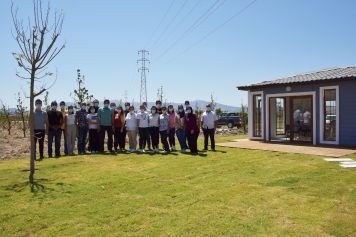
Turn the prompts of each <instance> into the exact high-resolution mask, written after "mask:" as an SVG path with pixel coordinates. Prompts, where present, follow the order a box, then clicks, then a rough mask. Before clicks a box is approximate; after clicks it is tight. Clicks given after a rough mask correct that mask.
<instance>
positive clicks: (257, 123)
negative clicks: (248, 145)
mask: <svg viewBox="0 0 356 237" xmlns="http://www.w3.org/2000/svg"><path fill="white" fill-rule="evenodd" d="M261 114H262V105H261V95H253V136H254V137H261V136H262V129H261V126H262V117H261Z"/></svg>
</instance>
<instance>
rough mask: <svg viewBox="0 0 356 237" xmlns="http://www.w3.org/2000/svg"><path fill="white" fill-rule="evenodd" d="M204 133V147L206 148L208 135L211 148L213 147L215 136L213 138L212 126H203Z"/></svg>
mask: <svg viewBox="0 0 356 237" xmlns="http://www.w3.org/2000/svg"><path fill="white" fill-rule="evenodd" d="M203 133H204V149H205V150H208V138H209V137H210V147H211V149H215V138H214V133H215V131H214V128H212V129H207V128H203Z"/></svg>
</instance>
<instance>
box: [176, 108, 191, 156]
mask: <svg viewBox="0 0 356 237" xmlns="http://www.w3.org/2000/svg"><path fill="white" fill-rule="evenodd" d="M184 120H185V118H184V109H183V105H178V113H177V114H176V116H175V121H174V123H175V128H176V134H177V138H178V141H179V144H180V149H181V150H180V152H181V153H185V150H186V149H187V148H188V146H187V142H186V139H187V138H186V135H185V130H184Z"/></svg>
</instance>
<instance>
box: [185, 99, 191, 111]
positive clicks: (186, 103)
mask: <svg viewBox="0 0 356 237" xmlns="http://www.w3.org/2000/svg"><path fill="white" fill-rule="evenodd" d="M189 106H190V103H189V100H186V101H184V107H185V112H187V108H188V107H189Z"/></svg>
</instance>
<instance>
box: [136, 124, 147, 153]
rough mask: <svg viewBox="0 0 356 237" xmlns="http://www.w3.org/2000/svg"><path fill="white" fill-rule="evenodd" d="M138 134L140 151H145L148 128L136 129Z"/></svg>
mask: <svg viewBox="0 0 356 237" xmlns="http://www.w3.org/2000/svg"><path fill="white" fill-rule="evenodd" d="M138 133H139V134H140V140H139V147H140V149H145V147H146V141H147V133H148V128H138Z"/></svg>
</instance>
